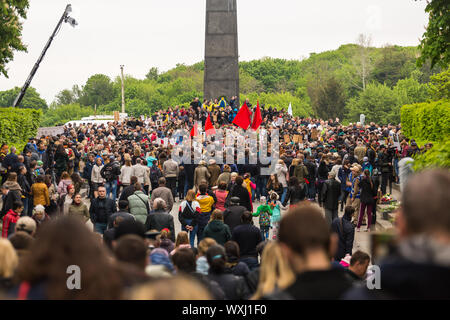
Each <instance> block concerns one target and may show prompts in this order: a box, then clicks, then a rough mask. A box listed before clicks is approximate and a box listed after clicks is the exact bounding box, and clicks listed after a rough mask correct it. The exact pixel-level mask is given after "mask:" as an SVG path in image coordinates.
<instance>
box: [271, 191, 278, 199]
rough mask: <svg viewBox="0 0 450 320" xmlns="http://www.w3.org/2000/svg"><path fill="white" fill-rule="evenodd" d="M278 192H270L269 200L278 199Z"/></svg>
mask: <svg viewBox="0 0 450 320" xmlns="http://www.w3.org/2000/svg"><path fill="white" fill-rule="evenodd" d="M278 197H279V196H278V194H277V193H276V192H271V193H270V200H271V201H277V200H278Z"/></svg>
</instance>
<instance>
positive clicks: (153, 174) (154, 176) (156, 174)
mask: <svg viewBox="0 0 450 320" xmlns="http://www.w3.org/2000/svg"><path fill="white" fill-rule="evenodd" d="M161 177H162V173H161V170H159V168H158V167H155V166H152V167H151V168H150V182H151V183H152V184H156V185H157V184H158V180H159V178H161Z"/></svg>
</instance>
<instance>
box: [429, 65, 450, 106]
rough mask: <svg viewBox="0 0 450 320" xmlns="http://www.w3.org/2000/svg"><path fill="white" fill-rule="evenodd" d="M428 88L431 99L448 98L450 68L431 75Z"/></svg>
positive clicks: (449, 93)
mask: <svg viewBox="0 0 450 320" xmlns="http://www.w3.org/2000/svg"><path fill="white" fill-rule="evenodd" d="M429 88H430V95H431V98H432V99H433V100H440V99H450V68H448V69H447V70H446V71H444V72H441V73H439V74H436V75H434V76H431V77H430V85H429Z"/></svg>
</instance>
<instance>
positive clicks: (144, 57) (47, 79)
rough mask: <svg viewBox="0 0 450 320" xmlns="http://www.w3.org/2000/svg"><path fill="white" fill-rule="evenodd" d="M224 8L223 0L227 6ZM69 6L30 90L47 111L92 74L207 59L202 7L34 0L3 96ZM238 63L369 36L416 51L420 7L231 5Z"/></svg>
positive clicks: (170, 2)
mask: <svg viewBox="0 0 450 320" xmlns="http://www.w3.org/2000/svg"><path fill="white" fill-rule="evenodd" d="M224 1H225V0H224ZM67 3H71V4H72V7H73V12H72V14H71V15H72V16H73V17H74V18H75V19H77V21H78V23H79V25H78V26H77V27H76V28H75V29H73V28H72V27H71V26H69V25H68V24H63V27H62V29H61V31H60V33H59V34H58V35H57V37H56V38H55V39H54V41H53V43H52V45H51V46H50V48H49V50H48V51H47V54H46V56H45V58H44V60H43V62H42V63H41V66H40V68H39V69H38V71H37V73H36V75H35V76H34V79H33V81H32V83H31V86H33V87H35V88H37V90H38V92H39V93H40V94H41V96H42V97H43V98H44V99H46V100H47V102H48V103H49V104H50V103H51V102H52V101H53V100H54V97H55V95H56V94H57V93H58V92H59V91H61V90H62V89H65V88H71V87H72V85H74V84H79V85H82V84H84V83H85V82H86V80H87V79H88V78H89V76H91V75H93V74H96V73H103V74H106V75H109V76H110V77H111V78H113V79H114V78H115V77H116V76H118V75H119V74H120V68H119V66H120V65H121V64H124V65H125V69H124V70H125V73H126V74H130V75H132V76H134V77H136V78H144V77H145V74H146V73H147V72H148V70H149V69H150V67H152V66H156V67H158V68H159V70H160V71H166V70H168V69H170V68H173V67H175V65H176V64H177V63H185V64H193V63H196V62H199V61H201V60H203V56H204V41H205V38H204V32H205V7H206V0H126V1H124V0H122V1H119V0H67V2H66V1H61V0H39V1H37V0H30V8H29V11H28V17H27V19H26V20H25V22H24V25H23V41H24V43H25V44H26V45H27V47H28V52H27V53H23V52H20V53H17V52H16V53H15V57H14V60H13V62H11V63H9V64H8V65H7V68H8V70H9V71H8V73H9V79H7V78H5V77H4V76H0V90H7V89H11V88H12V87H14V86H19V87H21V86H22V85H23V84H24V82H25V80H26V78H27V76H28V74H29V72H30V71H31V69H32V67H33V64H34V63H35V61H36V60H37V58H38V56H39V54H40V53H41V51H42V49H43V47H44V45H45V43H46V42H47V40H48V38H49V37H50V34H51V33H52V32H53V30H54V28H55V26H56V24H57V22H58V20H59V18H60V17H61V15H62V13H63V12H64V9H65V7H66V4H67ZM237 3H238V4H237V10H238V33H239V34H238V39H239V54H240V60H241V61H248V60H253V59H258V58H261V57H264V56H270V57H276V58H286V59H301V58H302V57H307V56H308V55H309V53H311V52H316V53H318V52H322V51H327V50H334V49H337V48H338V47H339V46H340V45H342V44H347V43H354V42H355V41H356V38H357V36H358V34H360V33H365V34H371V36H372V43H373V45H375V46H377V47H380V46H382V45H384V44H386V43H389V44H397V45H402V46H415V45H418V44H419V38H420V37H421V36H422V34H423V33H424V28H425V26H426V24H427V21H428V15H427V14H426V13H425V12H424V9H425V6H426V1H424V0H422V1H414V0H342V1H336V0H309V1H306V0H237Z"/></svg>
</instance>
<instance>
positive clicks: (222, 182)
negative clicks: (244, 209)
mask: <svg viewBox="0 0 450 320" xmlns="http://www.w3.org/2000/svg"><path fill="white" fill-rule="evenodd" d="M219 190H227V183H226V182H224V181H221V182H220V183H219Z"/></svg>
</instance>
